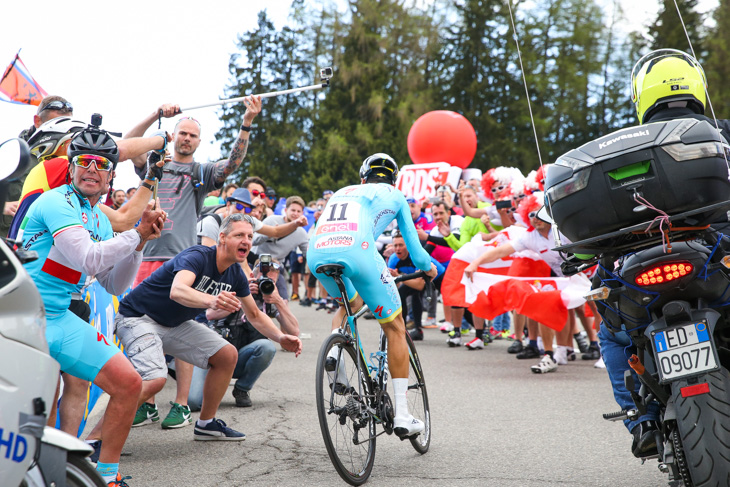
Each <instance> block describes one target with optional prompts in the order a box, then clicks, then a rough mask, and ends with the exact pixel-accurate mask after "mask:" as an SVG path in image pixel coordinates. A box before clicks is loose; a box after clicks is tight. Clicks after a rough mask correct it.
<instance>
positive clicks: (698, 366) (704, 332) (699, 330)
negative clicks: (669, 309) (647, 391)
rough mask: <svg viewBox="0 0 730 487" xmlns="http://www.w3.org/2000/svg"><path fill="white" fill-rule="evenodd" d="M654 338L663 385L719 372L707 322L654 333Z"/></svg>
mask: <svg viewBox="0 0 730 487" xmlns="http://www.w3.org/2000/svg"><path fill="white" fill-rule="evenodd" d="M652 338H653V340H652V342H653V344H654V352H655V353H656V358H657V369H658V370H659V378H660V382H669V381H672V380H676V379H680V378H682V377H687V376H690V375H696V374H700V373H703V372H706V371H708V370H715V369H717V368H718V366H717V357H716V353H715V346H714V343H713V341H712V336H711V334H710V328H709V327H708V326H707V323H706V322H704V321H700V322H698V323H692V324H689V325H680V326H675V327H673V328H666V329H664V330H661V331H657V332H653V333H652Z"/></svg>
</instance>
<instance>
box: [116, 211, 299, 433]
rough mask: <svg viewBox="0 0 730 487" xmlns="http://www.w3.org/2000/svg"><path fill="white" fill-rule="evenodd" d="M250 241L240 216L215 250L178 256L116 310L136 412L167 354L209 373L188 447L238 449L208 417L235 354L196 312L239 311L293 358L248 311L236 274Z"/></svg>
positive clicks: (224, 226) (159, 383)
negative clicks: (218, 443) (227, 444)
mask: <svg viewBox="0 0 730 487" xmlns="http://www.w3.org/2000/svg"><path fill="white" fill-rule="evenodd" d="M252 239H253V226H252V224H251V220H250V219H249V218H248V217H247V216H246V215H242V214H240V213H239V214H234V215H231V216H229V217H227V218H226V219H225V220H223V222H222V223H221V228H220V234H219V235H218V245H217V246H216V247H205V246H202V245H195V246H193V247H190V248H188V249H185V250H183V251H182V252H181V253H179V254H178V255H176V256H175V257H174V258H173V259H171V260H169V261H167V262H166V263H165V264H163V266H162V267H161V268H159V269H157V270H156V271H155V272H153V273H152V275H151V276H150V277H148V278H147V279H145V280H144V281H143V282H142V283H141V284H140V285H139V286H137V287H136V288H134V290H132V292H131V293H129V294H128V295H127V296H126V297H125V298H124V299H123V300H122V302H121V303H120V305H119V313H118V314H117V317H116V321H115V325H116V334H117V336H118V337H119V339H120V340H121V342H122V344H123V345H124V348H125V349H126V350H127V354H128V355H129V360H130V361H131V362H132V364H133V365H134V367H135V369H136V370H137V372H139V374H140V375H141V376H142V381H143V383H142V384H143V385H142V393H141V395H140V397H139V404H140V405H141V404H142V402H143V401H145V400H146V399H147V398H149V397H151V396H152V395H154V394H157V393H158V392H159V391H160V390H161V389H162V387H163V386H164V385H165V379H166V375H167V364H166V362H165V354H166V353H167V354H170V355H172V356H174V357H177V358H180V359H181V360H184V361H186V362H189V363H192V364H193V365H195V366H197V367H200V368H205V369H209V371H208V374H207V377H206V378H205V381H204V387H203V401H202V406H201V411H200V419H198V421H197V423H196V425H195V431H194V439H195V440H229V441H240V440H243V439H244V438H245V435H244V434H243V433H240V432H238V431H235V430H233V429H231V428H229V427H228V426H226V424H225V422H223V421H221V420H220V419H216V418H215V414H216V412H217V410H218V406H219V405H220V402H221V399H222V398H223V395H224V394H225V391H226V389H227V388H228V384H229V382H230V380H231V377H232V376H233V371H234V369H235V367H236V363H237V360H238V352H237V350H236V349H235V347H233V345H230V344H229V343H228V342H226V340H224V339H223V338H222V337H221V336H220V335H219V334H218V333H216V332H214V331H213V330H211V329H209V328H208V327H206V326H204V325H202V324H200V323H198V322H196V321H194V319H193V318H195V316H196V315H198V314H199V313H200V310H203V309H210V312H209V313H210V314H209V318H210V319H212V320H216V319H221V318H224V317H226V316H228V315H229V314H230V313H234V312H237V311H238V310H240V309H243V311H244V312H245V314H246V316H247V318H248V320H249V322H250V323H251V324H252V325H253V326H254V327H255V328H256V329H257V330H259V331H260V332H261V333H262V334H264V335H265V336H267V337H268V338H271V339H272V340H274V341H276V342H278V343H280V344H281V346H282V347H283V348H284V349H286V350H289V351H291V352H295V353H296V354H297V356H298V355H299V353H301V351H302V342H301V341H300V340H299V338H297V337H296V336H293V335H288V334H285V333H282V332H281V331H279V329H278V328H277V327H276V326H275V325H274V323H273V322H272V321H271V318H269V317H268V316H266V315H265V314H264V313H263V312H262V311H261V310H260V309H259V308H258V307H257V305H256V303H255V302H254V299H253V298H252V297H251V295H250V291H249V285H248V280H247V279H246V275H245V274H244V273H243V270H242V268H241V266H240V264H241V263H243V262H245V261H246V256H247V255H248V251H249V250H250V248H251V241H252Z"/></svg>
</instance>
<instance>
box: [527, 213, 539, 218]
mask: <svg viewBox="0 0 730 487" xmlns="http://www.w3.org/2000/svg"><path fill="white" fill-rule="evenodd" d="M527 216H529V217H530V218H536V217H537V212H536V211H531V212H530V213H528V214H527Z"/></svg>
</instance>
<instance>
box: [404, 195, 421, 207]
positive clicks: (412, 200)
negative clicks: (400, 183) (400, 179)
mask: <svg viewBox="0 0 730 487" xmlns="http://www.w3.org/2000/svg"><path fill="white" fill-rule="evenodd" d="M406 201H407V202H408V204H409V205H410V204H413V203H418V201H417V200H416V198H414V197H413V196H409V197H408V198H406Z"/></svg>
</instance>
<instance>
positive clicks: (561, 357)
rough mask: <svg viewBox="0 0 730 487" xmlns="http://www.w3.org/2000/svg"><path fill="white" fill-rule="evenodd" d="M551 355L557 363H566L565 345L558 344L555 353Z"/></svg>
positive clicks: (566, 352)
mask: <svg viewBox="0 0 730 487" xmlns="http://www.w3.org/2000/svg"><path fill="white" fill-rule="evenodd" d="M553 357H555V362H557V364H558V365H568V349H567V347H564V346H562V345H558V346H557V348H556V349H555V353H554V354H553Z"/></svg>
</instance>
